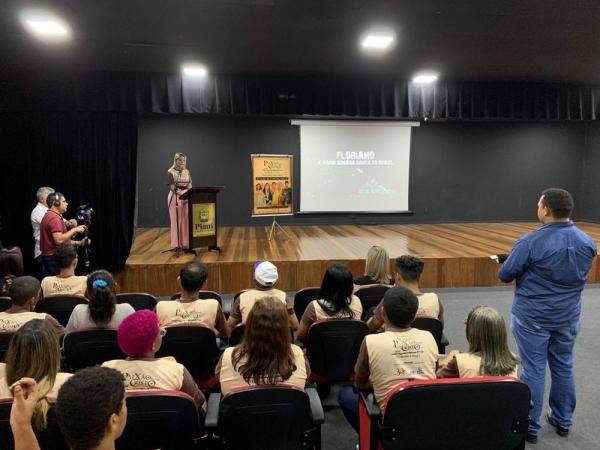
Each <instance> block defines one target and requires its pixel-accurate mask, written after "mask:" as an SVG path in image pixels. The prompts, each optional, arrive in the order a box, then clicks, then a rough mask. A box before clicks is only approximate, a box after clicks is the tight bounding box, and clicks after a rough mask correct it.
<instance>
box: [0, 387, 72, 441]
mask: <svg viewBox="0 0 600 450" xmlns="http://www.w3.org/2000/svg"><path fill="white" fill-rule="evenodd" d="M50 405H51V406H50V409H49V410H48V426H47V427H46V429H45V430H42V431H36V432H35V435H36V437H37V440H38V443H39V445H40V448H41V449H42V450H69V447H68V446H67V444H66V442H65V440H64V438H63V436H62V434H61V433H60V429H59V428H58V424H57V423H56V417H55V415H54V409H53V408H52V403H51V404H50ZM11 407H12V398H0V449H2V450H13V449H14V448H15V442H14V439H13V435H12V430H11V428H10V408H11Z"/></svg>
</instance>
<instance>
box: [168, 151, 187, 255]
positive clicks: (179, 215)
mask: <svg viewBox="0 0 600 450" xmlns="http://www.w3.org/2000/svg"><path fill="white" fill-rule="evenodd" d="M186 159H187V157H186V156H185V154H183V153H179V152H177V153H175V157H174V158H173V165H172V166H171V167H170V168H169V170H168V171H167V177H168V184H169V196H168V198H167V202H168V205H169V218H170V219H171V246H173V247H183V248H187V247H189V243H190V237H189V230H188V201H187V200H182V199H181V198H180V197H181V195H183V194H184V193H185V191H186V190H188V189H190V188H191V187H192V177H191V175H190V171H189V170H188V169H187V168H186ZM178 238H179V239H178Z"/></svg>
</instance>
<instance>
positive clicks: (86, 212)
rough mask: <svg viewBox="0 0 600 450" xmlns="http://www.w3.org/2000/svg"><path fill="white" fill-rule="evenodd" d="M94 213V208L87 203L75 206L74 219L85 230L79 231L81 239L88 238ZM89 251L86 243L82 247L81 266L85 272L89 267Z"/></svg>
mask: <svg viewBox="0 0 600 450" xmlns="http://www.w3.org/2000/svg"><path fill="white" fill-rule="evenodd" d="M93 215H94V209H93V208H92V207H91V206H90V204H89V203H84V204H83V205H79V207H78V208H77V212H76V213H75V220H76V221H77V225H85V231H84V232H83V233H80V234H81V236H82V239H87V238H89V235H90V226H91V225H92V216H93ZM90 253H91V250H90V249H89V245H88V244H86V245H85V246H84V247H83V258H82V262H83V267H84V269H85V271H86V272H87V271H88V270H89V268H90Z"/></svg>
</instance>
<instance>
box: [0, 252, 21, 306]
mask: <svg viewBox="0 0 600 450" xmlns="http://www.w3.org/2000/svg"><path fill="white" fill-rule="evenodd" d="M22 275H23V255H22V254H21V249H20V248H19V247H6V248H2V249H0V297H5V296H7V295H8V290H9V288H10V285H11V283H12V282H13V280H14V279H15V278H17V277H20V276H22Z"/></svg>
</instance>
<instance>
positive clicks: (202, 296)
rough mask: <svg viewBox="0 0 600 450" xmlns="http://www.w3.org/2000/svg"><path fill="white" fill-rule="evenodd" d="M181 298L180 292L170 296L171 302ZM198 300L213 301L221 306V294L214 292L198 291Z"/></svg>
mask: <svg viewBox="0 0 600 450" xmlns="http://www.w3.org/2000/svg"><path fill="white" fill-rule="evenodd" d="M179 298H181V292H176V293H175V294H173V295H172V296H171V300H177V299H179ZM198 298H199V299H201V300H205V299H210V298H212V299H214V300H216V301H218V302H219V305H221V306H222V305H223V298H222V297H221V294H218V293H217V292H215V291H204V290H203V291H198Z"/></svg>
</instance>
